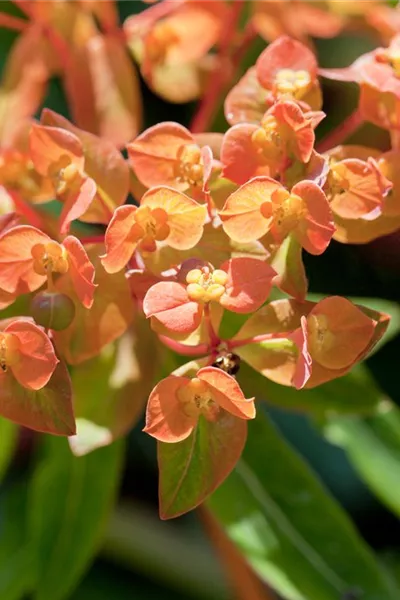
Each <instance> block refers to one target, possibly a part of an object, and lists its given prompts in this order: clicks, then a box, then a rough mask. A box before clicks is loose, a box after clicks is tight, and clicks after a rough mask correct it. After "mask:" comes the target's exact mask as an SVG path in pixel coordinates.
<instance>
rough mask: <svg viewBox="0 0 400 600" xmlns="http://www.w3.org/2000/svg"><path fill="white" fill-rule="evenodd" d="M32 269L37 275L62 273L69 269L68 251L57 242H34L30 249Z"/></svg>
mask: <svg viewBox="0 0 400 600" xmlns="http://www.w3.org/2000/svg"><path fill="white" fill-rule="evenodd" d="M31 254H32V258H33V269H34V271H35V272H36V273H37V274H38V275H49V274H51V273H60V274H64V273H66V272H67V271H68V269H69V264H68V253H67V251H66V249H65V248H64V247H63V246H61V244H59V243H58V242H54V241H53V240H52V241H50V242H48V243H47V244H36V245H35V246H33V248H32V250H31Z"/></svg>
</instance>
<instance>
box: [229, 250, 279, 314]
mask: <svg viewBox="0 0 400 600" xmlns="http://www.w3.org/2000/svg"><path fill="white" fill-rule="evenodd" d="M221 270H223V271H226V272H227V273H228V282H227V283H226V285H225V290H226V291H225V293H224V294H223V295H222V296H221V298H220V303H221V304H222V306H223V307H224V308H227V309H228V310H232V311H233V312H237V313H248V312H253V311H254V310H257V309H258V308H260V306H261V305H262V304H264V302H265V301H266V300H267V298H268V296H269V294H270V291H271V287H272V280H273V278H274V277H275V275H276V272H275V271H274V269H273V268H272V267H271V266H270V265H269V264H268V263H266V262H262V261H259V260H257V259H255V258H244V257H243V258H232V259H231V260H229V261H227V262H226V263H223V264H222V265H221Z"/></svg>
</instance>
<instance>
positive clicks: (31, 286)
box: [0, 225, 96, 308]
mask: <svg viewBox="0 0 400 600" xmlns="http://www.w3.org/2000/svg"><path fill="white" fill-rule="evenodd" d="M64 273H68V275H69V277H70V278H71V281H72V284H73V286H74V288H75V291H76V294H77V296H78V298H79V300H80V301H81V302H82V304H83V306H85V307H86V308H90V307H91V305H92V303H93V294H94V290H95V288H96V286H95V285H94V284H93V279H94V267H93V265H92V263H91V262H90V260H89V258H88V256H87V254H86V251H85V249H84V247H83V246H82V244H81V243H80V241H79V240H78V239H77V238H75V237H73V236H68V237H67V238H65V240H64V241H63V243H62V244H59V243H58V242H55V241H54V240H52V239H51V238H50V237H49V236H48V235H46V234H45V233H43V232H42V231H39V229H35V227H30V226H29V225H21V226H17V227H13V228H12V229H9V230H7V231H6V232H5V233H3V234H2V235H1V236H0V289H1V290H3V291H5V292H7V293H8V294H12V295H15V296H17V295H19V294H26V293H28V292H34V291H35V290H37V289H38V288H40V287H41V286H42V285H43V284H44V283H45V282H46V280H47V281H50V284H51V285H52V284H53V281H52V276H53V275H57V274H64Z"/></svg>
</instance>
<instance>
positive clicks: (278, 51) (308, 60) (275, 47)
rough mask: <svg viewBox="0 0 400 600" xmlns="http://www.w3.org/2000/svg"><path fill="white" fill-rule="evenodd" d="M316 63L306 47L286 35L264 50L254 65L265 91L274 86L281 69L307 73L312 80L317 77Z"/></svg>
mask: <svg viewBox="0 0 400 600" xmlns="http://www.w3.org/2000/svg"><path fill="white" fill-rule="evenodd" d="M317 66H318V65H317V61H316V58H315V56H314V54H313V53H312V52H311V50H310V49H309V48H307V46H305V45H304V44H302V43H301V42H299V41H297V40H295V39H293V38H290V37H288V36H286V35H283V36H281V37H280V38H278V39H277V40H275V41H274V42H273V43H272V44H270V45H269V46H268V48H266V49H265V50H264V52H263V53H262V54H261V55H260V57H259V58H258V60H257V63H256V69H257V77H258V79H259V81H260V83H261V85H262V86H263V87H265V88H267V89H269V88H271V87H272V86H273V84H274V81H275V77H276V74H277V73H278V71H280V70H281V69H291V70H293V71H307V72H308V73H309V74H310V77H311V78H312V79H314V78H316V77H317Z"/></svg>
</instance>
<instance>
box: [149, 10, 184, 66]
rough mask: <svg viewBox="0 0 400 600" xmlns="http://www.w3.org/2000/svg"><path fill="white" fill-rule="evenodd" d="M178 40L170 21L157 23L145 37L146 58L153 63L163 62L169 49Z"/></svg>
mask: <svg viewBox="0 0 400 600" xmlns="http://www.w3.org/2000/svg"><path fill="white" fill-rule="evenodd" d="M178 41H179V37H178V35H177V33H176V31H175V30H174V28H173V27H172V26H171V24H170V23H167V22H165V21H164V22H163V21H161V22H159V23H157V24H156V25H155V26H154V27H153V28H152V29H151V31H150V32H149V33H148V34H147V36H146V39H145V46H146V56H147V59H148V60H149V61H150V62H151V63H153V64H157V63H163V62H164V61H165V59H166V57H167V54H168V51H169V49H170V48H171V47H172V46H174V45H175V44H176V43H177V42H178Z"/></svg>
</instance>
